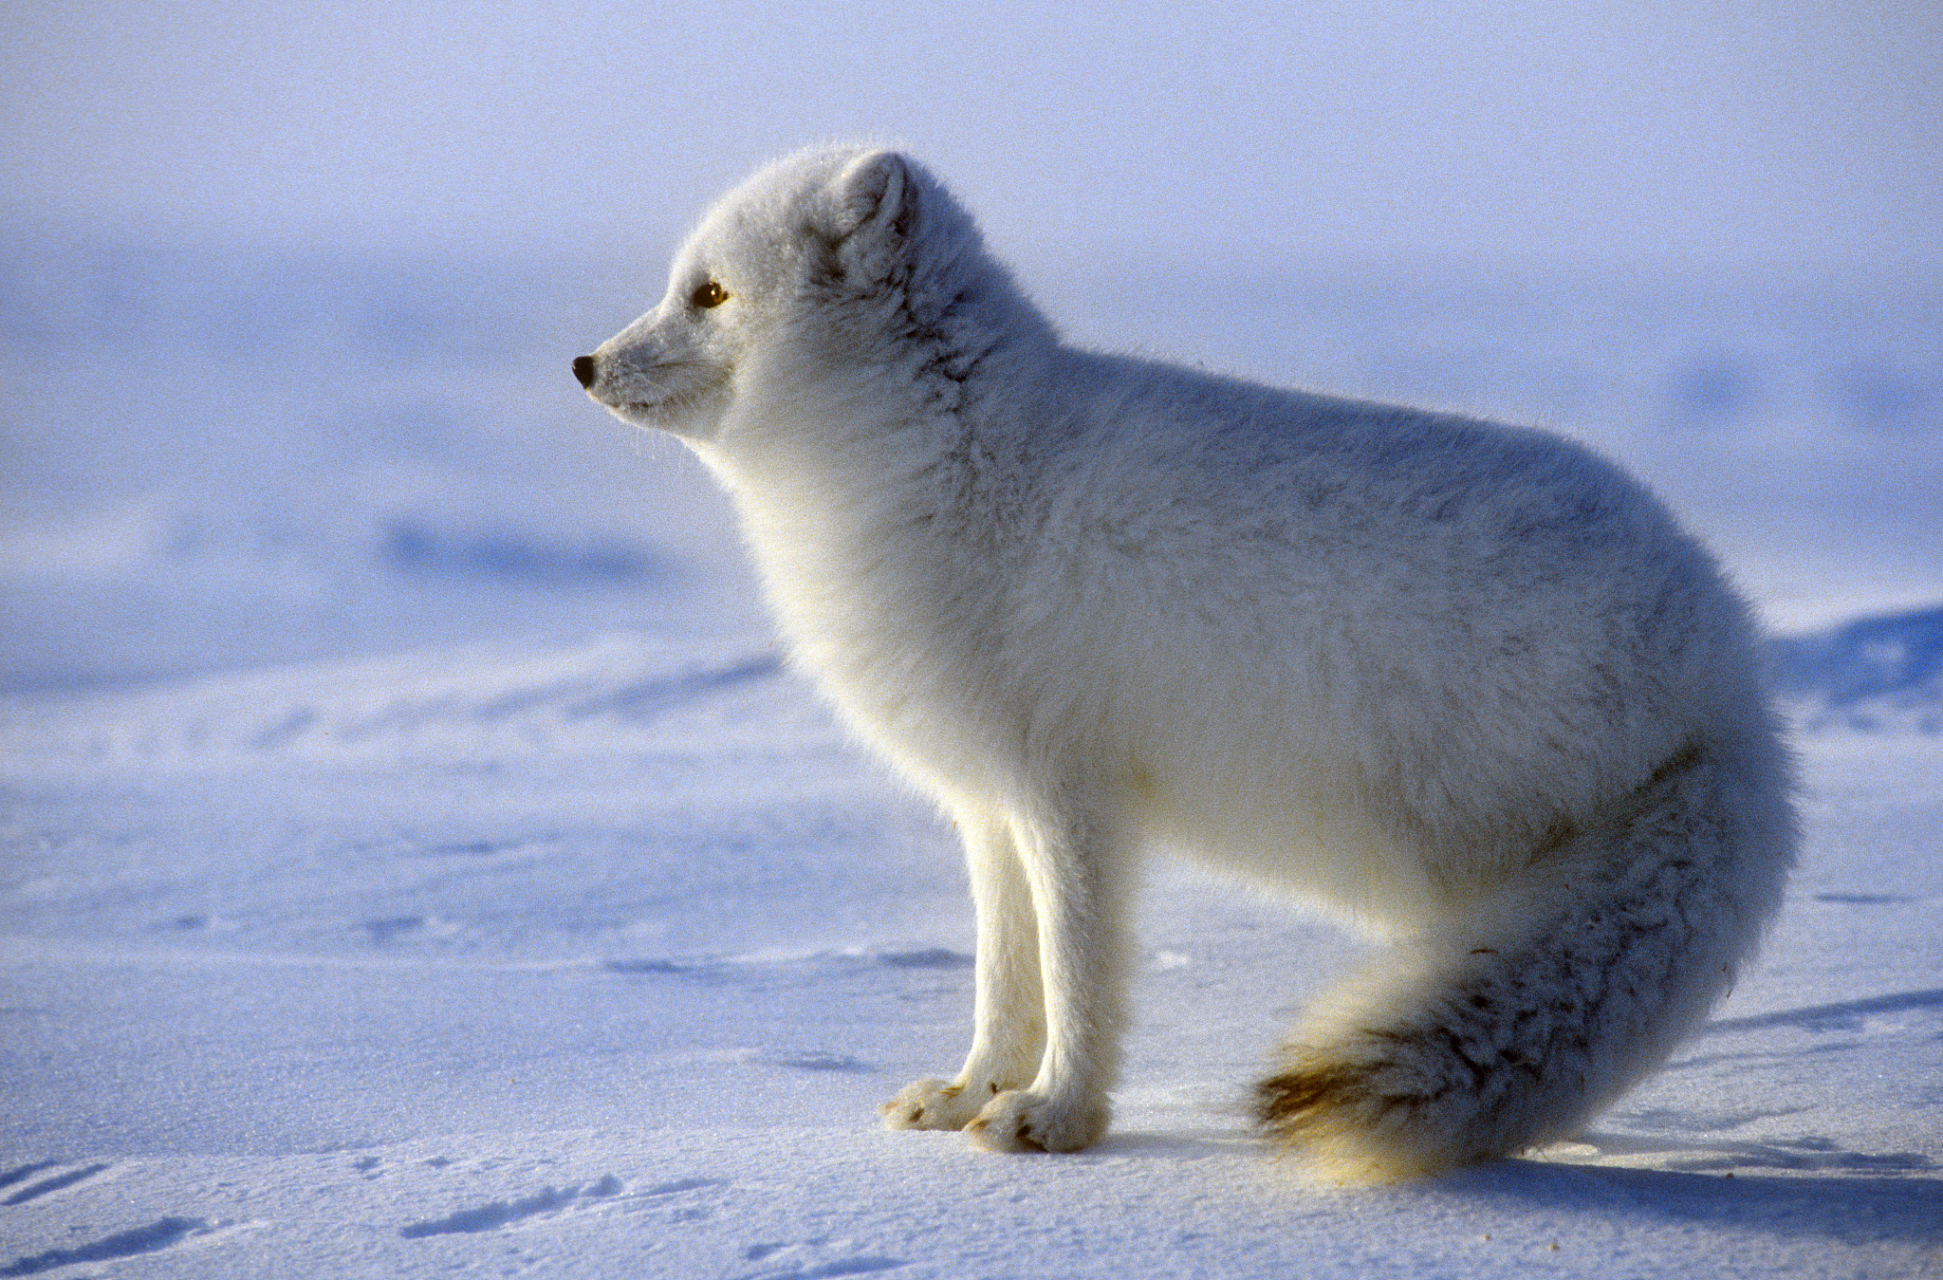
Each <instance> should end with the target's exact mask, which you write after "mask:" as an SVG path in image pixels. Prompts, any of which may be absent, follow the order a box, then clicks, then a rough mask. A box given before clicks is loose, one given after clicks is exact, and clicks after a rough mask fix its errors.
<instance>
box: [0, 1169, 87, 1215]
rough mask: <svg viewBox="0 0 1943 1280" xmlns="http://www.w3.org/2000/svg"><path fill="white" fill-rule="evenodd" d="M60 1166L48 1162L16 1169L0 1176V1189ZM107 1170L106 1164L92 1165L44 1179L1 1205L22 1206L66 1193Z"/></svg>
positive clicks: (1, 1202) (3, 1201)
mask: <svg viewBox="0 0 1943 1280" xmlns="http://www.w3.org/2000/svg"><path fill="white" fill-rule="evenodd" d="M59 1164H60V1162H59V1161H56V1160H47V1161H43V1162H42V1163H40V1164H30V1165H25V1166H23V1167H22V1168H19V1169H15V1170H14V1171H13V1172H11V1173H8V1174H6V1175H4V1176H0V1187H5V1186H10V1185H12V1184H13V1183H15V1182H19V1181H22V1180H24V1179H26V1178H31V1177H33V1176H34V1175H35V1174H37V1173H40V1172H42V1171H44V1170H47V1169H53V1168H57V1167H59ZM107 1168H108V1166H107V1165H105V1164H91V1165H87V1166H85V1167H83V1168H80V1169H70V1170H68V1171H67V1172H66V1173H57V1174H55V1175H54V1176H53V1177H51V1178H42V1179H41V1180H40V1181H39V1182H35V1183H32V1184H31V1185H29V1186H25V1187H22V1188H21V1189H20V1190H18V1191H16V1192H14V1193H13V1194H12V1195H10V1196H8V1197H7V1198H6V1199H5V1200H0V1205H9V1206H11V1205H21V1204H26V1203H27V1202H28V1201H30V1200H38V1199H40V1198H41V1197H42V1196H46V1195H52V1194H53V1193H55V1192H56V1191H64V1190H66V1189H67V1188H69V1187H71V1186H73V1185H74V1184H76V1183H77V1182H85V1181H87V1180H88V1179H89V1178H92V1177H94V1176H95V1175H96V1174H98V1173H101V1172H103V1171H105V1170H106V1169H107Z"/></svg>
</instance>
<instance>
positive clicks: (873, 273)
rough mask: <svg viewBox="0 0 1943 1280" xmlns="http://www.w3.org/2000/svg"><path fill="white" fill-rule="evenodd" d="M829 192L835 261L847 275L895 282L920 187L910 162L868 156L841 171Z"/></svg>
mask: <svg viewBox="0 0 1943 1280" xmlns="http://www.w3.org/2000/svg"><path fill="white" fill-rule="evenodd" d="M831 188H832V192H833V194H834V195H835V197H836V215H835V218H834V223H835V226H834V228H833V229H834V230H835V232H836V241H837V255H838V257H839V258H840V259H841V260H842V262H843V266H844V272H845V274H846V275H851V276H853V277H856V278H860V279H862V280H868V281H890V280H893V279H895V278H896V277H897V276H898V275H899V274H900V273H899V271H898V268H899V267H900V266H901V265H902V264H903V263H904V262H905V261H906V260H907V258H908V248H909V244H910V240H911V233H912V231H913V229H914V228H915V227H916V225H917V214H918V199H919V197H918V183H917V181H916V179H915V175H914V174H913V172H912V170H911V164H910V162H909V161H908V160H906V159H905V158H904V157H903V156H901V155H899V154H898V153H897V152H895V151H872V152H869V153H867V154H865V155H861V156H858V157H857V158H856V159H855V160H852V161H851V162H850V163H849V164H848V165H846V166H844V168H843V171H842V172H841V173H839V174H838V175H837V176H836V178H835V180H834V181H833V182H832V183H831Z"/></svg>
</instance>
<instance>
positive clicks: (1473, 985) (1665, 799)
mask: <svg viewBox="0 0 1943 1280" xmlns="http://www.w3.org/2000/svg"><path fill="white" fill-rule="evenodd" d="M1789 774H1790V768H1789V765H1788V762H1787V760H1786V758H1785V755H1784V753H1783V752H1782V750H1781V749H1780V747H1779V746H1778V744H1777V743H1776V741H1775V739H1774V737H1773V735H1772V734H1753V735H1750V737H1749V739H1748V740H1747V741H1744V742H1741V743H1736V744H1729V745H1727V746H1725V747H1722V746H1709V745H1700V744H1696V745H1692V746H1689V747H1688V748H1686V749H1685V750H1683V751H1682V752H1680V753H1679V754H1678V755H1676V756H1675V757H1674V758H1673V759H1671V760H1669V761H1668V762H1667V763H1666V764H1665V765H1664V766H1663V767H1662V768H1661V769H1660V770H1659V771H1658V772H1657V773H1656V774H1654V776H1653V777H1652V778H1651V779H1649V780H1648V781H1647V782H1646V783H1645V784H1644V785H1643V786H1642V787H1641V788H1640V789H1639V790H1638V791H1637V792H1635V793H1634V794H1633V795H1632V796H1631V797H1630V798H1628V800H1627V801H1625V802H1624V803H1623V804H1622V805H1620V806H1618V807H1617V808H1616V809H1615V810H1614V811H1612V812H1609V813H1607V814H1603V815H1601V816H1600V819H1599V820H1598V822H1597V823H1596V824H1595V825H1589V826H1588V827H1586V828H1584V829H1582V830H1579V831H1576V832H1571V833H1568V834H1567V835H1565V836H1564V837H1562V838H1561V839H1559V840H1558V841H1557V842H1556V843H1555V844H1554V845H1552V846H1550V847H1548V848H1547V849H1546V850H1545V851H1544V852H1543V853H1541V854H1540V856H1539V857H1538V858H1537V859H1536V860H1535V861H1534V864H1533V866H1532V872H1533V873H1534V875H1536V876H1537V877H1538V879H1537V880H1536V881H1534V882H1533V883H1529V884H1526V885H1524V886H1522V887H1520V888H1519V889H1517V890H1515V891H1514V892H1512V893H1510V894H1508V895H1507V896H1506V897H1505V898H1503V899H1501V900H1498V901H1496V902H1494V903H1493V904H1492V905H1491V906H1490V907H1488V908H1486V909H1485V910H1484V911H1482V912H1480V913H1479V914H1478V915H1476V916H1473V917H1472V918H1470V919H1468V920H1467V921H1466V922H1465V923H1464V924H1463V925H1462V926H1460V927H1456V928H1452V929H1449V930H1444V931H1440V932H1438V933H1437V934H1435V935H1433V936H1429V937H1424V938H1418V939H1414V940H1412V941H1410V942H1407V943H1405V944H1404V945H1403V946H1401V947H1400V948H1399V949H1398V952H1397V953H1395V954H1392V955H1389V956H1386V957H1384V958H1383V959H1382V960H1380V961H1379V962H1378V963H1377V964H1375V965H1373V966H1372V967H1371V968H1370V969H1368V970H1367V971H1365V972H1363V973H1361V974H1359V975H1357V976H1356V977H1354V978H1352V979H1351V980H1350V981H1348V982H1346V983H1344V984H1343V985H1342V986H1341V987H1339V988H1337V989H1335V990H1333V991H1331V992H1329V993H1327V994H1326V995H1325V996H1324V997H1323V999H1322V1000H1321V1001H1319V1002H1318V1003H1317V1004H1316V1006H1314V1007H1313V1008H1312V1009H1311V1010H1310V1011H1309V1012H1308V1013H1307V1015H1306V1016H1305V1018H1304V1019H1303V1021H1302V1023H1301V1024H1300V1025H1299V1026H1298V1027H1297V1028H1296V1029H1295V1031H1294V1033H1293V1034H1292V1036H1291V1038H1290V1039H1289V1041H1288V1042H1287V1043H1286V1045H1285V1046H1284V1059H1283V1069H1282V1070H1281V1071H1280V1072H1279V1073H1278V1074H1276V1075H1274V1076H1272V1077H1270V1078H1269V1079H1267V1080H1264V1081H1262V1083H1261V1084H1260V1085H1259V1086H1258V1087H1257V1091H1256V1096H1257V1104H1258V1118H1259V1120H1260V1122H1261V1123H1262V1125H1263V1126H1264V1127H1265V1128H1266V1129H1267V1130H1268V1131H1270V1132H1271V1133H1272V1134H1274V1135H1277V1136H1279V1137H1281V1138H1283V1139H1285V1140H1286V1141H1287V1142H1288V1143H1290V1144H1291V1145H1292V1146H1294V1147H1295V1148H1297V1149H1298V1150H1299V1151H1300V1152H1301V1153H1302V1154H1303V1155H1305V1156H1306V1157H1308V1158H1309V1160H1310V1162H1311V1163H1312V1166H1313V1168H1314V1171H1315V1172H1316V1173H1317V1174H1318V1175H1320V1176H1324V1177H1329V1178H1334V1179H1337V1180H1342V1181H1357V1182H1363V1181H1390V1180H1394V1179H1398V1178H1407V1177H1414V1176H1419V1175H1423V1174H1430V1173H1436V1172H1440V1171H1442V1170H1445V1169H1449V1168H1452V1167H1455V1166H1457V1165H1461V1164H1466V1163H1469V1162H1471V1161H1475V1160H1481V1159H1485V1158H1488V1157H1491V1156H1496V1155H1506V1154H1511V1153H1514V1152H1517V1151H1521V1150H1524V1149H1526V1148H1529V1147H1533V1146H1536V1145H1539V1144H1541V1143H1545V1142H1548V1141H1553V1140H1556V1139H1559V1138H1564V1137H1569V1136H1570V1135H1571V1134H1573V1133H1574V1132H1576V1131H1577V1130H1578V1128H1579V1126H1580V1125H1581V1124H1583V1123H1584V1121H1585V1120H1586V1119H1588V1118H1589V1117H1590V1116H1591V1115H1592V1114H1593V1113H1595V1112H1597V1111H1598V1110H1600V1109H1601V1108H1603V1107H1604V1106H1606V1105H1607V1104H1608V1103H1610V1102H1611V1101H1612V1100H1613V1099H1614V1098H1616V1097H1617V1096H1618V1095H1619V1094H1620V1093H1621V1092H1623V1091H1624V1090H1625V1089H1627V1088H1628V1087H1630V1086H1631V1085H1632V1084H1634V1083H1635V1082H1637V1081H1638V1080H1639V1079H1640V1078H1641V1077H1642V1076H1644V1075H1645V1074H1647V1073H1648V1072H1650V1071H1652V1070H1654V1069H1656V1068H1657V1067H1659V1066H1660V1065H1662V1064H1663V1063H1664V1062H1665V1061H1666V1058H1667V1056H1668V1054H1670V1053H1671V1051H1672V1049H1673V1047H1674V1045H1675V1044H1676V1043H1677V1042H1678V1041H1679V1040H1680V1039H1681V1038H1682V1037H1684V1036H1685V1035H1687V1034H1688V1033H1689V1032H1691V1031H1692V1030H1693V1029H1694V1028H1695V1027H1697V1026H1698V1025H1699V1023H1700V1021H1701V1020H1702V1019H1703V1018H1704V1017H1705V1016H1706V1015H1707V1012H1708V1010H1709V1009H1711V1008H1712V1007H1713V1005H1714V1003H1715V1002H1716V1001H1717V1000H1718V999H1719V998H1720V997H1721V996H1722V995H1723V994H1725V992H1726V991H1727V989H1728V988H1729V987H1730V986H1732V984H1733V981H1734V978H1735V974H1736V972H1737V970H1738V968H1739V966H1740V964H1741V963H1742V962H1743V961H1744V960H1745V959H1747V958H1748V957H1749V955H1750V954H1751V953H1752V951H1753V949H1754V947H1755V946H1756V944H1757V943H1758V941H1759V939H1760V935H1761V932H1762V930H1763V929H1764V927H1765V926H1766V924H1767V922H1768V920H1769V919H1770V918H1771V917H1772V916H1773V914H1774V911H1775V909H1776V908H1777V907H1778V905H1779V902H1780V896H1781V886H1782V881H1783V879H1784V877H1785V875H1786V873H1787V870H1788V867H1789V865H1790V864H1791V862H1792V860H1793V849H1794V843H1795V831H1794V817H1793V812H1792V809H1791V806H1790V803H1789V799H1788V794H1789V790H1790V785H1789V784H1790V778H1789Z"/></svg>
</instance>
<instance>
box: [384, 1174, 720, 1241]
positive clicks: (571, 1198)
mask: <svg viewBox="0 0 1943 1280" xmlns="http://www.w3.org/2000/svg"><path fill="white" fill-rule="evenodd" d="M724 1185H726V1184H725V1183H724V1182H723V1181H722V1180H721V1179H719V1178H681V1179H677V1180H676V1181H673V1182H664V1183H660V1184H658V1185H655V1186H651V1187H644V1188H642V1189H641V1190H638V1191H632V1192H630V1191H627V1190H626V1184H625V1183H623V1182H622V1181H621V1179H619V1178H617V1177H615V1176H614V1175H613V1174H611V1173H610V1174H607V1175H605V1176H603V1177H600V1178H597V1179H595V1180H594V1181H592V1182H589V1183H585V1184H581V1183H575V1184H573V1185H570V1186H567V1187H564V1188H556V1187H542V1188H541V1189H540V1190H538V1191H536V1192H534V1193H533V1194H532V1195H528V1196H521V1197H519V1198H517V1199H513V1200H493V1201H489V1202H487V1203H485V1204H481V1205H474V1206H473V1207H471V1208H469V1209H460V1210H458V1211H456V1212H454V1213H449V1214H447V1215H446V1216H444V1217H442V1218H428V1219H425V1220H423V1221H420V1222H414V1223H410V1224H408V1225H406V1226H404V1227H401V1228H400V1229H399V1232H398V1234H399V1235H401V1236H403V1237H405V1239H407V1240H420V1239H423V1238H425V1237H427V1236H442V1235H457V1234H475V1233H478V1232H482V1231H497V1230H500V1229H501V1228H504V1227H513V1226H517V1225H519V1224H521V1223H524V1222H530V1221H534V1220H543V1219H548V1218H554V1217H558V1216H561V1215H563V1214H565V1213H569V1212H572V1211H574V1210H576V1209H581V1208H591V1207H595V1206H598V1205H617V1204H629V1203H639V1202H645V1201H654V1200H659V1199H661V1198H663V1197H670V1196H679V1195H682V1194H684V1193H686V1192H690V1191H703V1190H707V1189H709V1188H712V1187H720V1186H724Z"/></svg>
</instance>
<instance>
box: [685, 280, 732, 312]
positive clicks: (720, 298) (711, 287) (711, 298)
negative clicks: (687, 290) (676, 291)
mask: <svg viewBox="0 0 1943 1280" xmlns="http://www.w3.org/2000/svg"><path fill="white" fill-rule="evenodd" d="M728 300H729V291H728V290H727V289H724V288H723V287H722V286H721V285H719V284H717V283H715V282H714V281H713V280H710V281H707V282H706V283H703V284H700V285H697V286H696V287H695V292H693V293H691V294H689V295H688V303H689V305H690V306H695V307H701V308H702V309H703V310H707V309H708V308H710V307H719V306H721V305H722V304H723V303H725V302H727V301H728Z"/></svg>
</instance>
